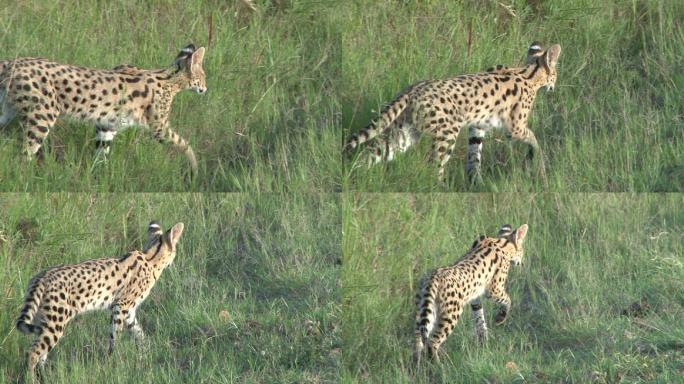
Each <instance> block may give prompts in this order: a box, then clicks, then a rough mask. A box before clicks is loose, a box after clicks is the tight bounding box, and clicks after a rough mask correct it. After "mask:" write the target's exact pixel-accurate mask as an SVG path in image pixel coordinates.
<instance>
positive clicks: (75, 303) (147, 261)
mask: <svg viewBox="0 0 684 384" xmlns="http://www.w3.org/2000/svg"><path fill="white" fill-rule="evenodd" d="M182 233H183V223H178V224H176V225H175V226H173V228H171V229H170V230H168V231H167V232H166V233H163V232H162V230H161V227H160V226H159V224H157V223H156V222H152V223H150V225H149V227H148V243H147V245H146V246H145V248H144V249H143V250H142V251H133V252H130V253H128V254H127V255H125V256H123V257H121V258H119V259H115V258H111V259H94V260H88V261H84V262H82V263H78V264H72V265H62V266H58V267H54V268H50V269H47V270H45V271H43V272H41V273H39V274H38V275H36V276H35V277H33V279H32V280H31V281H30V283H29V287H28V290H27V292H26V298H25V299H24V305H23V307H22V310H21V313H20V315H19V318H18V319H17V322H16V325H17V328H18V329H19V330H20V331H21V332H23V333H33V334H35V335H36V339H35V341H34V342H33V345H32V346H31V349H30V350H29V353H28V369H29V374H30V375H31V377H32V378H35V370H36V366H37V365H38V364H40V365H41V366H42V365H44V363H45V360H46V359H47V354H48V352H50V350H51V349H52V348H53V347H54V346H55V344H57V342H58V341H59V339H60V338H61V337H62V335H64V329H65V327H66V326H67V324H68V323H69V322H70V321H71V320H72V319H73V318H74V317H75V316H76V315H78V314H80V313H83V312H87V311H91V310H109V311H111V315H112V317H111V332H110V339H109V352H110V353H111V352H112V351H113V349H114V344H115V342H116V338H117V334H118V333H119V331H121V330H122V329H123V327H124V326H125V327H126V328H127V329H128V330H129V331H131V333H132V334H133V336H134V337H135V339H136V340H137V341H141V340H142V339H143V337H144V334H143V330H142V328H141V327H140V325H139V324H138V321H137V319H136V310H137V309H138V307H139V305H140V304H141V303H142V302H143V300H145V298H146V297H147V295H149V293H150V290H151V289H152V287H153V286H154V284H155V283H156V282H157V280H158V279H159V276H160V274H161V273H162V271H164V269H165V268H166V267H167V266H169V265H170V264H171V263H172V262H173V260H174V258H175V256H176V245H177V242H178V239H179V238H180V236H181V234H182Z"/></svg>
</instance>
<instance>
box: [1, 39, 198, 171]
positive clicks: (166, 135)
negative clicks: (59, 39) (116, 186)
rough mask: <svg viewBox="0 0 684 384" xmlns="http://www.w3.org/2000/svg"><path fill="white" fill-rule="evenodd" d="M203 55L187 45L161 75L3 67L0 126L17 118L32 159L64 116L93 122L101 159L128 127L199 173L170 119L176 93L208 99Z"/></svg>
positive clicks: (17, 62)
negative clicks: (169, 150) (145, 134)
mask: <svg viewBox="0 0 684 384" xmlns="http://www.w3.org/2000/svg"><path fill="white" fill-rule="evenodd" d="M204 51H205V50H204V48H203V47H202V48H199V49H197V48H195V46H194V45H192V44H191V45H188V46H187V47H185V48H183V49H182V50H181V51H180V53H179V54H178V56H177V57H176V60H175V61H174V63H173V65H171V66H170V67H168V68H163V69H158V70H143V69H139V68H135V67H131V66H121V67H117V68H116V69H114V70H102V69H93V68H84V67H77V66H73V65H66V64H60V63H56V62H53V61H50V60H47V59H40V58H32V57H20V58H17V59H14V60H5V61H0V105H1V106H2V116H0V126H1V125H5V124H7V123H8V122H9V121H10V120H12V119H13V118H14V116H18V117H19V118H20V120H21V123H22V124H23V126H24V128H25V130H26V137H25V140H24V142H25V148H24V150H25V154H26V156H27V157H28V158H29V159H31V158H33V157H34V155H36V153H38V152H39V150H40V149H41V146H42V144H43V141H44V140H45V138H46V137H47V136H48V133H49V132H50V129H51V128H52V127H53V125H54V124H55V122H56V120H57V118H59V117H61V116H64V117H68V118H72V119H76V120H81V121H88V122H93V123H94V124H95V126H96V127H97V137H96V147H97V154H98V155H100V156H101V157H105V158H106V156H107V154H108V153H109V149H110V146H111V142H112V141H113V140H114V137H115V136H116V134H117V133H118V132H120V131H121V130H123V129H125V128H128V127H130V126H141V127H146V128H149V129H150V130H151V131H152V133H153V134H154V137H155V138H156V139H157V140H158V141H160V142H163V143H168V144H170V145H172V146H174V147H175V148H177V149H178V150H180V151H181V152H183V153H185V155H186V157H187V159H188V161H189V162H190V167H191V169H192V171H193V172H195V171H196V170H197V160H196V158H195V153H194V151H193V150H192V147H191V146H190V145H189V144H188V142H187V141H186V140H185V139H184V138H182V137H180V136H179V135H178V134H177V133H176V132H174V131H173V130H172V129H171V127H170V125H169V117H170V114H171V105H172V103H173V99H174V97H175V96H176V94H177V93H178V92H180V91H183V90H187V89H191V90H194V91H195V92H197V93H198V94H204V93H206V91H207V86H206V83H205V75H204V69H203V67H202V62H203V60H204Z"/></svg>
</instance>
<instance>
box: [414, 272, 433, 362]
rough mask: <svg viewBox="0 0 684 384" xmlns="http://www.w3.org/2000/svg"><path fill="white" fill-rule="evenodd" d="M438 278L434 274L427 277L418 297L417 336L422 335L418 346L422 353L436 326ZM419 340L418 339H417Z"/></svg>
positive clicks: (418, 350)
mask: <svg viewBox="0 0 684 384" xmlns="http://www.w3.org/2000/svg"><path fill="white" fill-rule="evenodd" d="M436 285H437V281H436V279H434V278H433V276H430V277H428V278H427V281H426V282H425V287H424V288H423V289H422V290H421V293H420V294H421V296H419V297H417V298H416V299H417V300H416V304H417V305H418V308H417V313H416V333H417V335H416V336H419V337H420V344H421V346H420V347H418V348H416V350H417V352H418V353H420V351H422V349H423V347H424V346H427V344H428V338H429V337H430V334H431V333H432V330H433V329H434V328H435V325H436V322H437V315H438V313H437V312H438V306H437V291H438V287H437V286H436ZM416 341H417V342H418V340H416Z"/></svg>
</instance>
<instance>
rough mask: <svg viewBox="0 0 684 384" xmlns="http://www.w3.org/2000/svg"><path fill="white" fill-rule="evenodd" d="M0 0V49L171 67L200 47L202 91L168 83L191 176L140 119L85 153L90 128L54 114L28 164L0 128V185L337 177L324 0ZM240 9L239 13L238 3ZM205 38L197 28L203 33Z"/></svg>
mask: <svg viewBox="0 0 684 384" xmlns="http://www.w3.org/2000/svg"><path fill="white" fill-rule="evenodd" d="M238 3H240V2H237V1H236V2H222V1H204V0H195V1H161V2H152V3H150V2H139V1H132V0H125V1H116V2H105V3H99V2H83V1H76V0H65V1H59V2H46V1H26V0H20V1H16V2H0V19H2V20H3V22H2V27H0V46H2V47H3V52H2V54H1V55H0V58H2V59H7V58H13V57H16V56H39V57H48V58H51V59H54V60H57V61H60V62H64V63H73V64H78V65H82V66H89V67H98V68H112V67H114V66H116V65H119V64H122V63H129V64H132V65H136V66H139V67H143V68H161V67H166V66H168V65H171V63H172V62H173V60H174V58H175V57H176V55H177V54H178V52H179V50H180V48H182V47H184V46H185V45H186V44H188V43H189V42H194V43H195V44H196V45H197V46H206V47H207V53H206V56H205V71H206V73H207V86H208V89H209V90H208V93H207V94H206V95H203V96H200V95H197V94H195V93H193V92H185V93H182V94H180V95H179V96H178V97H177V99H176V101H175V103H174V108H173V113H172V117H171V125H172V127H174V128H175V129H176V131H177V132H178V133H180V134H181V136H183V137H185V138H187V139H188V140H189V142H190V144H191V145H192V146H193V147H194V149H195V153H196V154H197V158H198V162H199V168H200V169H199V174H198V177H197V178H195V179H194V180H188V178H187V177H186V173H187V169H188V166H187V163H186V161H185V158H184V157H183V156H182V155H178V154H176V153H174V152H173V151H172V150H170V149H168V148H165V147H164V146H162V145H160V144H158V143H157V142H156V141H155V140H154V139H153V138H152V135H151V134H150V133H149V132H147V131H145V130H143V129H130V130H128V131H126V132H125V133H124V134H120V135H118V136H117V138H116V140H115V141H114V144H113V147H112V151H113V153H112V158H111V161H110V162H109V163H108V164H106V165H105V166H97V165H95V164H94V163H95V161H94V160H95V158H94V149H95V129H94V128H93V127H92V126H90V125H87V124H82V123H74V122H68V121H59V122H58V123H57V125H56V128H55V129H54V130H52V131H51V133H50V136H49V138H48V140H47V147H48V154H47V156H46V160H45V163H44V164H43V165H42V166H36V165H35V164H33V163H32V164H26V163H22V162H21V161H18V160H19V159H20V155H21V148H22V143H21V139H22V138H23V133H21V129H20V127H19V126H18V124H17V123H16V122H15V123H12V124H10V125H9V126H8V127H5V128H3V129H2V134H1V135H0V163H1V164H2V165H0V190H3V191H28V192H31V191H86V192H91V191H134V192H139V191H143V192H147V191H154V192H157V191H245V190H247V191H257V190H258V191H276V192H279V191H293V190H294V191H333V190H339V189H340V179H341V176H340V175H341V165H340V141H341V134H340V129H339V121H338V120H339V112H337V111H339V110H340V109H341V107H340V106H339V105H338V103H339V100H338V99H337V98H336V97H334V94H335V92H336V88H337V87H336V81H337V80H339V78H340V76H339V71H340V66H339V65H340V59H339V55H340V38H339V36H340V34H339V32H338V30H337V28H338V26H337V25H335V24H334V23H331V22H330V20H329V18H330V14H331V13H330V12H328V8H329V7H328V6H326V3H325V2H318V1H317V2H311V1H292V2H288V1H281V2H278V3H280V4H281V5H280V6H277V5H275V4H276V2H275V1H274V2H273V4H274V5H271V2H269V1H259V2H257V11H256V12H254V13H250V12H246V11H244V8H241V7H240V6H239V4H238ZM241 9H243V11H241ZM210 36H211V40H210Z"/></svg>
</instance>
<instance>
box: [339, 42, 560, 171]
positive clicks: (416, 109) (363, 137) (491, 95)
mask: <svg viewBox="0 0 684 384" xmlns="http://www.w3.org/2000/svg"><path fill="white" fill-rule="evenodd" d="M560 52H561V48H560V45H557V44H556V45H553V46H551V47H550V48H549V49H548V50H547V51H544V50H543V49H542V47H541V45H540V44H539V43H538V42H534V43H532V45H530V47H529V49H528V53H527V60H526V66H525V67H522V68H505V67H502V66H499V67H497V68H496V69H494V68H493V69H491V70H490V71H488V72H485V73H478V74H470V75H462V76H457V77H453V78H450V79H446V80H427V81H422V82H419V83H416V84H414V85H412V86H410V87H408V88H407V89H406V90H404V91H403V92H402V93H400V94H399V96H397V97H396V98H395V99H394V101H392V102H391V103H390V104H388V105H387V106H385V108H384V109H383V110H382V112H381V113H380V116H379V117H378V118H377V119H375V120H373V121H372V122H371V123H370V124H369V125H368V126H367V127H366V128H364V129H362V130H360V131H359V132H357V133H355V134H353V135H351V137H350V138H349V139H348V140H347V143H346V145H345V150H346V151H350V150H352V149H354V148H356V147H358V146H359V145H360V144H362V143H364V142H366V141H369V140H373V143H371V147H370V148H369V153H368V160H369V166H370V165H372V164H375V163H378V162H380V161H381V160H387V161H390V160H392V159H394V157H395V154H396V153H397V152H405V151H406V150H408V148H409V147H411V146H412V145H414V144H415V143H417V142H418V141H419V139H420V137H421V136H422V135H423V134H425V135H427V136H431V137H432V138H433V142H432V152H433V158H434V159H435V160H437V161H438V163H439V170H438V180H439V181H440V182H442V181H443V180H444V172H445V170H444V169H445V165H446V164H447V162H448V161H449V158H450V157H451V152H452V151H453V149H454V146H455V144H456V138H457V136H458V134H459V132H460V131H461V128H463V127H469V140H468V144H469V145H468V163H467V166H466V171H467V174H468V178H469V180H470V181H471V183H475V184H478V183H481V182H482V176H481V170H480V169H481V152H482V140H483V138H484V136H485V132H486V131H487V130H489V129H491V128H497V129H504V130H505V132H506V135H507V136H509V137H510V138H512V139H515V140H519V141H522V142H524V143H526V144H527V145H529V148H530V150H529V153H528V157H529V158H532V157H534V156H535V154H538V156H537V157H538V158H539V160H540V161H539V174H540V176H541V178H542V180H545V168H544V162H543V156H542V153H541V150H540V148H539V144H538V143H537V139H536V137H535V135H534V133H533V132H532V131H531V130H530V129H529V128H528V126H527V119H528V117H529V114H530V112H531V110H532V106H533V103H534V99H535V97H536V95H537V91H538V90H539V89H540V88H546V89H547V90H552V89H553V88H554V85H555V82H556V64H557V62H558V58H559V56H560Z"/></svg>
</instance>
